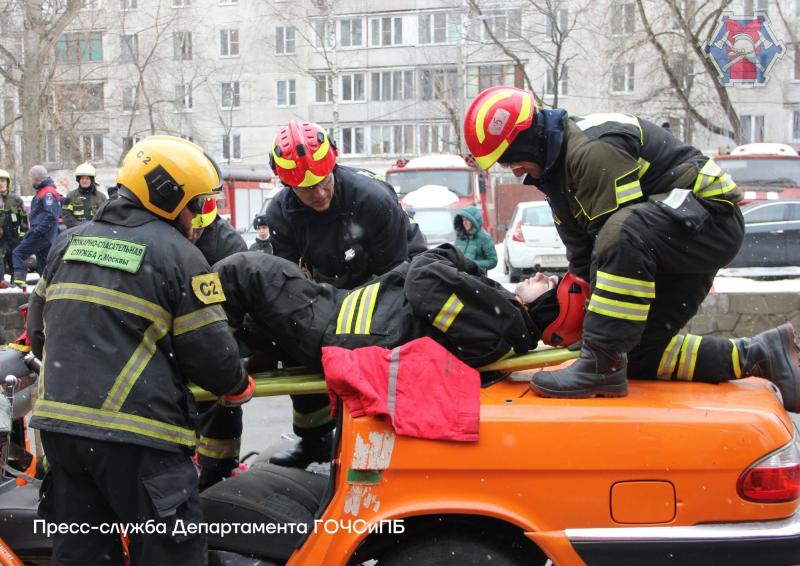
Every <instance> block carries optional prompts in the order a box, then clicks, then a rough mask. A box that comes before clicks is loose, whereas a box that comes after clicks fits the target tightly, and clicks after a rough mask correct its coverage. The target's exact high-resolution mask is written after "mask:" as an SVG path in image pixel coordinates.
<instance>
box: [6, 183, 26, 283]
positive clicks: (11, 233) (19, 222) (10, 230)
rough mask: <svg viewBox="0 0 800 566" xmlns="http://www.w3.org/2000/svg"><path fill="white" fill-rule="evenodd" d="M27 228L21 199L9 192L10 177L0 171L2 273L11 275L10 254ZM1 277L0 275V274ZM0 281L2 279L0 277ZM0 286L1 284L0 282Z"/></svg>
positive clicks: (12, 271) (12, 270)
mask: <svg viewBox="0 0 800 566" xmlns="http://www.w3.org/2000/svg"><path fill="white" fill-rule="evenodd" d="M27 228H28V215H27V214H26V213H25V207H24V206H23V203H22V198H20V196H19V195H17V194H14V192H13V191H12V190H11V175H10V174H9V172H8V171H6V170H4V169H0V258H2V260H0V262H1V263H0V265H2V268H0V269H2V272H3V273H8V274H9V275H13V273H14V267H13V266H12V264H11V252H13V251H14V248H15V247H17V244H19V241H20V238H21V234H20V232H21V231H23V230H26V229H27ZM0 275H1V274H0ZM0 279H2V277H1V276H0ZM0 285H2V283H1V282H0Z"/></svg>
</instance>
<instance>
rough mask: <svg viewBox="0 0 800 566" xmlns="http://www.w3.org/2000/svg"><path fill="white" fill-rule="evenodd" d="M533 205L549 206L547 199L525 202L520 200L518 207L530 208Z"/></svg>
mask: <svg viewBox="0 0 800 566" xmlns="http://www.w3.org/2000/svg"><path fill="white" fill-rule="evenodd" d="M532 206H548V205H547V201H546V200H527V201H524V202H518V203H517V208H530V207H532Z"/></svg>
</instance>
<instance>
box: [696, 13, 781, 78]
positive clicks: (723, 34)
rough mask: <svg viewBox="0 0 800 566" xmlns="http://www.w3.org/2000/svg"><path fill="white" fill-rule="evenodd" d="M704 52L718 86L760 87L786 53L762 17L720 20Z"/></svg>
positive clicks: (725, 17) (724, 17) (728, 17)
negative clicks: (717, 80)
mask: <svg viewBox="0 0 800 566" xmlns="http://www.w3.org/2000/svg"><path fill="white" fill-rule="evenodd" d="M705 52H706V56H707V57H708V58H709V59H710V60H711V62H712V64H713V65H714V67H716V69H717V72H718V73H719V77H720V81H721V82H722V84H724V85H726V86H728V85H730V84H740V85H748V86H762V85H764V84H765V83H766V82H767V75H768V74H769V71H770V69H772V67H773V65H775V63H776V62H777V61H778V59H780V58H781V56H783V54H784V53H785V52H786V49H785V48H784V46H783V42H781V41H778V40H777V39H775V34H774V33H773V31H772V28H771V27H770V25H769V21H768V20H767V18H766V17H765V16H763V15H759V16H755V17H750V18H747V17H735V18H734V17H731V16H723V17H722V21H721V22H720V23H719V26H718V27H717V30H716V32H715V33H714V38H713V39H712V40H711V42H710V43H709V44H708V45H706V47H705Z"/></svg>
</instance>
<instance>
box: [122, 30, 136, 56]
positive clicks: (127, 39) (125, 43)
mask: <svg viewBox="0 0 800 566" xmlns="http://www.w3.org/2000/svg"><path fill="white" fill-rule="evenodd" d="M138 58H139V36H138V35H137V34H135V33H134V34H132V35H121V36H119V59H120V61H122V62H123V63H126V62H130V61H136V60H137V59H138Z"/></svg>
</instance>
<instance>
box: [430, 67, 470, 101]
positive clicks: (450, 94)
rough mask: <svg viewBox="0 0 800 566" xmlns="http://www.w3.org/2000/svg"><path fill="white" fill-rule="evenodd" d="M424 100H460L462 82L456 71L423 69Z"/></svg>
mask: <svg viewBox="0 0 800 566" xmlns="http://www.w3.org/2000/svg"><path fill="white" fill-rule="evenodd" d="M420 89H421V91H422V97H421V98H422V100H447V99H454V98H457V97H458V98H460V96H461V93H460V90H461V81H460V80H459V76H458V70H456V69H423V70H422V71H420Z"/></svg>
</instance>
